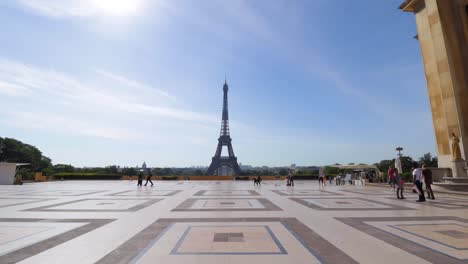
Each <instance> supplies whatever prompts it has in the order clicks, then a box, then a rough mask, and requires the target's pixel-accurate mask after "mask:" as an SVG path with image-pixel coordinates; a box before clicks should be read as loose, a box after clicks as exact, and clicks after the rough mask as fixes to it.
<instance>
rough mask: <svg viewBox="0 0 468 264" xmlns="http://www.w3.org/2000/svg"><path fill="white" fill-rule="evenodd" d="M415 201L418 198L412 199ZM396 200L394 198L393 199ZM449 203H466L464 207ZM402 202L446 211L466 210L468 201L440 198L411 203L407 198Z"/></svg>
mask: <svg viewBox="0 0 468 264" xmlns="http://www.w3.org/2000/svg"><path fill="white" fill-rule="evenodd" d="M384 198H385V199H392V198H393V197H384ZM414 198H415V199H418V197H414ZM395 199H396V198H395ZM449 201H454V202H466V205H456V204H450V203H448V202H449ZM404 202H407V203H412V204H418V205H425V206H432V207H437V208H442V209H447V210H464V209H468V200H464V199H456V198H455V199H453V198H446V197H441V198H439V199H438V198H436V199H435V200H431V199H427V198H426V202H423V203H420V202H416V200H414V201H412V200H409V198H407V199H406V200H405V201H404Z"/></svg>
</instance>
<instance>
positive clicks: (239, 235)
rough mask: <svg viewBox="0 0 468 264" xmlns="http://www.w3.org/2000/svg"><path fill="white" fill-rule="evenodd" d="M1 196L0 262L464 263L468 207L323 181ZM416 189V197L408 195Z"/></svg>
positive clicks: (93, 187)
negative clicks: (422, 200)
mask: <svg viewBox="0 0 468 264" xmlns="http://www.w3.org/2000/svg"><path fill="white" fill-rule="evenodd" d="M155 183H156V184H155V185H154V186H153V187H150V186H146V187H137V186H136V181H133V182H132V181H105V182H104V181H63V182H62V181H57V182H46V183H25V184H23V185H22V186H0V217H8V218H0V263H2V264H3V263H17V262H21V263H24V264H34V263H67V264H81V263H96V262H97V263H154V262H157V263H165V264H181V263H183V264H194V263H204V264H215V263H233V264H234V263H256V264H263V263H269V264H270V263H271V264H277V263H294V264H303V263H384V262H385V263H429V262H432V263H468V258H467V252H468V245H467V241H468V223H467V219H468V203H467V201H468V197H467V196H462V195H451V194H441V193H438V192H436V194H435V196H436V198H437V199H436V200H427V201H426V202H425V203H416V202H415V200H416V198H417V197H416V195H415V194H413V193H405V196H406V197H407V200H398V199H396V195H395V192H392V191H391V189H390V187H389V186H386V187H385V188H376V187H369V186H351V185H345V186H336V185H327V186H324V187H321V186H320V187H319V186H318V184H317V182H316V181H302V182H301V181H296V186H295V187H292V186H291V187H286V186H285V182H284V181H268V182H264V184H262V185H261V186H253V183H252V182H249V181H216V182H209V181H206V182H204V181H201V182H198V181H158V182H155ZM408 189H409V188H408Z"/></svg>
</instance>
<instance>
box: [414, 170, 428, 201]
mask: <svg viewBox="0 0 468 264" xmlns="http://www.w3.org/2000/svg"><path fill="white" fill-rule="evenodd" d="M423 178H424V177H423V174H422V169H421V168H414V169H413V182H414V184H415V185H416V188H418V194H419V200H417V201H416V202H425V201H426V197H425V196H424V191H423V188H422V186H423V183H422V182H423Z"/></svg>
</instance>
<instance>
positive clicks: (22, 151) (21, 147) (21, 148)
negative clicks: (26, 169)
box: [0, 138, 52, 171]
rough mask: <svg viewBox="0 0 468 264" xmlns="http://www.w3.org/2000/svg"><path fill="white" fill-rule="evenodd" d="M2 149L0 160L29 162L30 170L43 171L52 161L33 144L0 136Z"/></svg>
mask: <svg viewBox="0 0 468 264" xmlns="http://www.w3.org/2000/svg"><path fill="white" fill-rule="evenodd" d="M0 145H1V146H2V151H1V153H0V155H1V156H0V160H2V161H6V162H16V163H30V164H31V165H30V169H31V170H32V171H43V170H44V169H46V168H48V167H51V166H52V161H51V159H49V158H48V157H46V156H43V155H42V152H41V151H40V150H39V149H37V148H36V147H34V146H31V145H28V144H25V143H23V142H21V141H19V140H16V139H13V138H0Z"/></svg>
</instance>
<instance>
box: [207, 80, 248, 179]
mask: <svg viewBox="0 0 468 264" xmlns="http://www.w3.org/2000/svg"><path fill="white" fill-rule="evenodd" d="M228 91H229V86H228V84H227V79H226V78H225V79H224V85H223V114H222V119H221V132H220V135H219V138H218V147H217V148H216V152H215V155H214V156H213V158H212V161H211V165H210V167H209V168H208V171H207V174H208V175H213V174H215V172H216V170H217V169H219V168H220V167H226V166H227V167H231V168H232V169H233V170H234V172H235V173H236V174H239V173H240V167H239V164H238V163H237V158H236V156H235V155H234V150H233V148H232V143H231V142H232V139H231V135H230V131H229V111H228ZM223 146H226V147H227V148H228V156H226V157H224V156H221V151H222V149H223Z"/></svg>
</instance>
